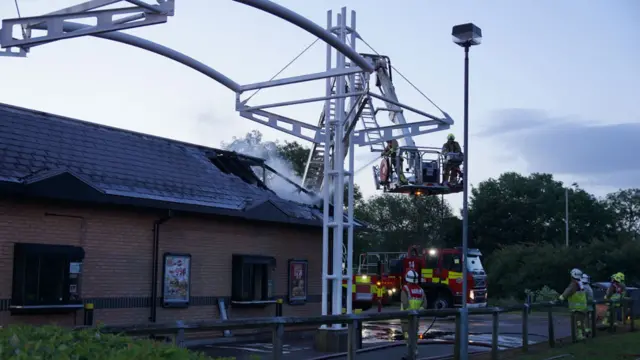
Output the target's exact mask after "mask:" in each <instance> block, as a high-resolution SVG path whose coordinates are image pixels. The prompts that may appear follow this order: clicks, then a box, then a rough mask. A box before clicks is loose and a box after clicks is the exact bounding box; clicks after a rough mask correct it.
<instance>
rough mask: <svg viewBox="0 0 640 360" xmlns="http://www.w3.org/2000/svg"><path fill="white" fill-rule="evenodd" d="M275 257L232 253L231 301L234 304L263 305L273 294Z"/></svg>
mask: <svg viewBox="0 0 640 360" xmlns="http://www.w3.org/2000/svg"><path fill="white" fill-rule="evenodd" d="M275 264H276V259H275V258H273V257H270V256H258V255H237V254H234V255H233V260H232V267H233V269H232V285H231V286H232V289H231V302H232V304H234V305H265V304H262V303H261V302H262V301H266V300H271V299H272V298H273V297H274V294H273V289H274V285H273V277H274V276H273V272H274V271H275Z"/></svg>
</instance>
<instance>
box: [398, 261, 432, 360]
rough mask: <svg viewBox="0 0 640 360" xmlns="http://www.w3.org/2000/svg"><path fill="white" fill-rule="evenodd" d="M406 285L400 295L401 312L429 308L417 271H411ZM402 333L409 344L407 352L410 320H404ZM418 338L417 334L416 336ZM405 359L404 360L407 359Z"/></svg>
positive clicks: (406, 278) (408, 273) (408, 272)
mask: <svg viewBox="0 0 640 360" xmlns="http://www.w3.org/2000/svg"><path fill="white" fill-rule="evenodd" d="M405 280H406V284H405V285H404V286H403V287H402V293H401V294H400V299H401V304H400V310H403V311H404V310H420V309H424V308H426V307H427V297H426V295H425V293H424V290H422V287H420V284H419V278H418V273H417V272H416V271H415V270H412V269H410V270H409V271H407V274H406V275H405ZM401 324H402V333H403V335H404V339H405V342H406V343H407V350H409V320H408V319H402V321H401ZM416 336H417V334H416ZM417 355H418V348H417V347H416V356H417ZM406 358H407V357H404V358H403V359H406Z"/></svg>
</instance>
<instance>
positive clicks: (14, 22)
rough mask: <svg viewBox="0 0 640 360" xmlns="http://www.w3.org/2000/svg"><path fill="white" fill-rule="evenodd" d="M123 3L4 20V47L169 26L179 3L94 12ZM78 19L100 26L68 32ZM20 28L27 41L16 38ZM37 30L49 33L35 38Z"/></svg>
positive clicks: (103, 1) (107, 1) (95, 2)
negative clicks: (34, 30) (168, 21)
mask: <svg viewBox="0 0 640 360" xmlns="http://www.w3.org/2000/svg"><path fill="white" fill-rule="evenodd" d="M120 1H122V0H117V1H116V0H92V1H87V2H84V3H82V4H79V5H75V6H70V7H67V8H64V9H61V10H58V11H54V12H52V13H49V14H45V15H41V16H32V17H21V18H14V19H4V20H2V29H0V47H3V48H7V47H12V46H17V47H22V48H26V47H33V46H37V45H42V44H45V43H49V42H53V41H58V40H63V39H71V38H75V37H79V36H85V35H96V34H101V33H106V32H113V31H119V30H126V29H132V28H137V27H142V26H149V25H154V24H161V23H165V22H167V17H168V16H173V14H174V7H175V0H162V1H159V4H158V5H149V4H146V3H144V2H142V1H134V2H133V3H135V4H136V5H138V6H134V7H124V8H118V9H105V10H93V9H96V8H99V7H102V6H106V5H111V4H115V3H117V2H120ZM128 2H130V1H128ZM90 10H93V11H90ZM126 14H133V15H131V16H128V17H126V18H125V19H124V20H123V19H122V18H119V19H116V18H115V17H116V16H119V15H126ZM78 19H92V20H94V21H95V22H96V25H87V26H86V27H83V28H78V29H76V30H72V31H68V30H65V25H66V23H67V21H68V20H78ZM16 26H20V27H21V28H22V29H23V30H24V33H23V34H24V38H22V39H17V38H14V37H13V30H14V28H15V27H16ZM34 28H35V29H38V30H45V31H46V34H44V35H41V36H36V37H34V36H33V34H32V32H31V29H34Z"/></svg>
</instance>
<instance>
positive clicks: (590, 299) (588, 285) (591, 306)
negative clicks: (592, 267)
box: [582, 273, 595, 337]
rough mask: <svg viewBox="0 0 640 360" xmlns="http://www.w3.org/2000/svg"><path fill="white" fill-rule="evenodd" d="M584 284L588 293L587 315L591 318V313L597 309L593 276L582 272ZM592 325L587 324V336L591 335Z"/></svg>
mask: <svg viewBox="0 0 640 360" xmlns="http://www.w3.org/2000/svg"><path fill="white" fill-rule="evenodd" d="M582 286H583V287H584V293H585V294H586V295H587V316H586V318H587V319H589V316H588V315H589V314H590V313H592V312H594V311H595V305H594V304H593V300H594V298H593V289H592V288H591V277H589V275H587V274H584V273H583V274H582ZM591 330H592V329H591V326H585V335H587V337H589V336H591Z"/></svg>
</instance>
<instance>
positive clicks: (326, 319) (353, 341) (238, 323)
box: [76, 298, 635, 360]
mask: <svg viewBox="0 0 640 360" xmlns="http://www.w3.org/2000/svg"><path fill="white" fill-rule="evenodd" d="M616 303H621V304H622V305H628V307H627V306H620V309H621V311H622V319H623V320H626V319H627V318H630V319H631V321H630V322H629V326H630V331H635V324H634V321H633V320H634V319H635V314H634V313H633V300H632V299H630V298H624V299H621V300H617V301H613V300H604V301H594V302H590V303H589V305H597V304H608V305H612V304H616ZM556 307H558V304H556V303H553V302H545V303H532V304H523V305H517V306H509V307H487V308H467V311H468V313H469V316H473V315H492V324H493V326H492V339H491V357H492V359H498V352H499V348H498V335H499V324H500V322H499V319H500V314H501V313H510V312H514V311H519V312H521V314H522V351H523V352H527V351H528V350H529V330H528V327H529V320H528V319H529V313H530V312H531V310H532V309H533V310H546V311H547V313H548V341H549V346H550V347H555V345H556V340H555V339H556V338H555V329H554V322H553V314H554V308H556ZM627 308H628V310H627ZM461 311H462V309H442V310H410V311H393V312H383V313H360V314H346V315H329V316H316V317H285V316H276V317H261V318H247V319H230V320H214V321H199V322H183V321H177V322H173V323H165V324H142V325H128V326H101V327H99V330H100V331H101V332H104V333H114V334H125V335H132V336H136V335H152V334H153V335H157V334H173V335H175V342H176V345H177V346H179V347H184V340H185V333H187V332H203V331H216V330H217V331H224V330H237V329H271V331H272V341H273V351H272V356H273V357H272V358H273V359H274V360H281V359H282V358H283V335H284V328H285V326H296V325H298V326H300V325H318V326H320V325H333V324H344V325H346V327H347V328H348V349H347V353H346V356H347V359H355V358H356V350H357V349H358V348H359V347H360V346H359V343H358V342H359V341H361V334H358V332H359V331H361V329H362V326H361V324H362V323H363V322H368V321H384V320H397V319H408V320H409V321H408V322H409V327H410V328H409V329H410V330H409V337H410V343H409V344H410V345H409V354H414V353H415V349H416V348H417V346H418V324H419V319H420V318H424V317H429V318H432V317H447V316H455V317H456V331H455V338H456V341H455V343H456V345H455V346H454V354H453V356H454V359H456V360H457V359H460V344H459V341H458V339H459V338H460V336H459V335H460V333H459V331H460V314H461ZM627 311H628V312H627ZM280 313H281V312H280ZM571 316H572V317H573V316H574V314H573V313H572V314H571ZM614 316H616V312H614V311H611V312H610V319H609V323H610V324H614ZM572 320H573V319H572ZM573 323H574V322H573V321H572V324H573ZM623 323H624V322H623ZM589 324H590V326H591V327H592V329H593V331H592V334H593V336H596V333H597V331H596V312H595V311H592V312H591V318H590V322H589ZM87 328H92V326H79V327H76V329H87ZM615 330H616V327H615V326H610V327H609V331H611V332H613V331H615ZM571 337H572V341H576V332H575V328H574V327H573V326H572V329H571ZM410 359H412V360H415V357H410Z"/></svg>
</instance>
